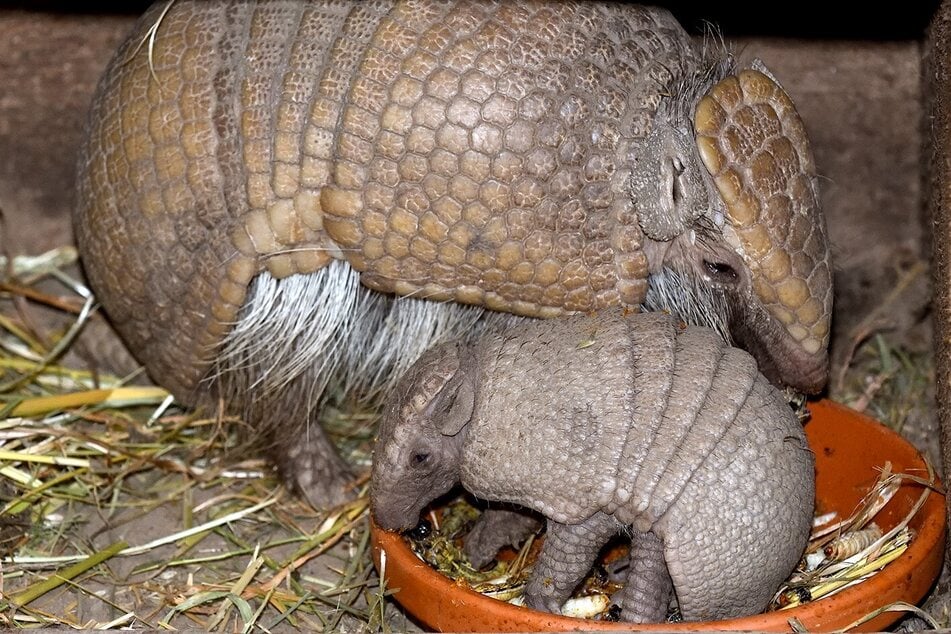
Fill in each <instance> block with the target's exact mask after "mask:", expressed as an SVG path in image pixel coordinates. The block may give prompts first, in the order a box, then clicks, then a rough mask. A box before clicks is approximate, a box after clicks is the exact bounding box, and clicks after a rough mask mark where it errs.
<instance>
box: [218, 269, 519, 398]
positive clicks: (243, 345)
mask: <svg viewBox="0 0 951 634" xmlns="http://www.w3.org/2000/svg"><path fill="white" fill-rule="evenodd" d="M517 319H519V318H518V317H515V316H513V315H508V314H502V313H494V312H492V311H487V310H486V309H484V308H481V307H478V306H464V305H460V304H456V303H454V302H436V301H430V300H426V299H418V298H413V297H398V298H394V297H392V296H389V295H386V294H383V293H379V292H376V291H372V290H370V289H368V288H366V287H365V286H363V285H362V284H360V274H359V273H358V272H357V271H354V270H353V269H352V268H351V267H350V265H349V264H347V263H345V262H342V261H338V260H335V261H333V262H332V263H331V264H330V265H329V266H327V267H324V268H323V269H320V270H319V271H317V272H315V273H312V274H309V275H292V276H289V277H287V278H284V279H280V280H278V279H275V278H273V277H272V276H271V275H269V274H268V273H266V272H265V273H261V274H260V275H258V276H257V277H256V278H255V279H254V280H253V281H252V283H251V286H250V288H249V290H248V297H247V299H246V300H245V303H244V307H243V308H242V310H241V313H240V315H239V318H238V320H237V322H236V323H235V325H234V327H233V328H232V330H231V332H230V333H229V334H228V336H227V337H226V339H225V341H224V343H223V345H222V347H221V350H220V352H219V354H218V358H217V361H216V367H215V369H214V378H216V379H218V380H220V381H221V382H222V383H223V384H224V385H225V386H226V387H227V388H228V389H227V390H226V391H230V392H232V393H234V391H235V390H240V391H244V390H255V391H257V392H258V393H259V394H262V395H272V396H273V395H276V394H278V393H280V392H282V391H284V390H286V389H293V390H299V389H301V388H302V387H303V386H302V383H303V384H306V387H304V388H303V389H304V390H305V391H306V392H307V395H306V402H307V405H308V406H309V407H316V406H318V405H320V404H321V403H323V402H324V401H325V398H326V397H327V396H329V395H331V394H333V393H340V394H351V393H355V394H359V395H361V396H362V397H363V398H365V399H367V400H374V399H376V398H379V397H381V396H383V395H384V394H385V393H386V392H388V391H389V389H390V388H391V387H392V386H393V384H394V383H395V382H396V381H397V380H398V379H399V377H400V376H401V375H402V374H403V373H404V372H405V371H406V370H407V369H408V368H409V366H411V365H412V364H413V363H414V362H415V361H416V360H417V359H418V358H419V357H420V355H422V354H423V352H425V351H426V350H428V349H429V348H431V347H432V346H434V345H436V344H438V343H440V342H443V341H447V340H450V339H456V338H466V337H469V336H472V335H475V334H478V333H480V332H484V331H485V330H486V329H487V328H490V327H494V326H496V325H502V324H504V323H510V322H512V321H514V320H517ZM301 380H303V381H301Z"/></svg>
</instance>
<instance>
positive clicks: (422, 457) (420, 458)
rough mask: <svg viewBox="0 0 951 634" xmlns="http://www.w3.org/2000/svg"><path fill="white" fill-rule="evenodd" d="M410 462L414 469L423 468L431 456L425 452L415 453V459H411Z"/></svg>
mask: <svg viewBox="0 0 951 634" xmlns="http://www.w3.org/2000/svg"><path fill="white" fill-rule="evenodd" d="M410 462H411V463H412V465H413V466H414V467H422V466H423V465H425V464H426V463H427V462H429V454H428V453H423V452H420V453H414V454H413V457H412V458H411V459H410Z"/></svg>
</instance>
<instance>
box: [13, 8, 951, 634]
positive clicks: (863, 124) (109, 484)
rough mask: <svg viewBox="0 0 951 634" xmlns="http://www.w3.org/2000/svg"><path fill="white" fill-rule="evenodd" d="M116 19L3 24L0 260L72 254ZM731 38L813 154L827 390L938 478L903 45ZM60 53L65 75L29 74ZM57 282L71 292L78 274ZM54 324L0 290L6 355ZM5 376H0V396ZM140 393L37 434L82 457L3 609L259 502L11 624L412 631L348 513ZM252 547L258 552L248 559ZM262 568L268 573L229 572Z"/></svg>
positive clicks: (912, 56) (913, 43) (23, 528)
mask: <svg viewBox="0 0 951 634" xmlns="http://www.w3.org/2000/svg"><path fill="white" fill-rule="evenodd" d="M130 19H131V18H130V17H129V16H113V17H109V18H105V19H104V18H100V17H96V18H88V17H84V16H81V15H80V16H77V15H61V14H56V13H35V12H30V11H14V10H3V9H0V85H3V86H5V87H7V89H6V90H5V91H3V94H2V95H0V210H2V214H3V221H2V224H0V246H2V251H3V253H4V254H5V255H6V256H8V257H9V256H22V255H39V254H42V253H45V252H47V251H49V250H50V249H53V248H56V247H63V246H66V245H69V244H70V243H71V231H70V224H69V217H68V210H69V209H70V206H71V204H72V189H71V186H72V179H73V176H72V174H73V163H74V160H75V150H76V146H77V144H78V140H79V134H80V128H81V121H82V118H83V111H84V107H85V103H86V102H87V101H88V98H89V94H90V93H91V91H92V88H93V86H94V83H95V81H96V78H97V77H98V74H99V72H100V69H101V67H102V65H104V64H105V61H106V59H107V58H108V56H109V55H110V54H111V51H112V50H113V48H114V47H115V46H116V43H117V42H118V40H119V39H120V37H121V35H122V34H123V33H124V32H125V30H126V29H127V28H128V25H129V23H130ZM735 42H736V44H737V47H738V48H739V50H741V52H742V56H743V57H747V58H748V57H751V56H758V57H761V58H762V59H763V60H765V62H766V63H767V65H768V66H769V67H770V68H771V69H772V70H773V71H774V73H775V74H776V75H777V76H778V77H779V78H780V80H781V81H782V82H783V84H784V86H785V87H786V89H787V90H788V92H789V93H790V94H791V95H792V97H793V99H794V100H795V102H796V103H797V105H798V107H799V109H800V112H801V114H802V116H803V119H804V120H805V123H806V126H807V129H808V130H809V132H810V134H811V135H812V138H813V142H814V150H815V153H816V160H817V164H818V165H819V169H820V172H821V176H822V196H823V204H824V207H825V210H826V212H827V217H828V226H829V232H830V235H831V238H832V241H833V244H834V250H835V251H834V253H835V255H834V261H835V268H836V284H837V286H836V312H835V328H834V337H833V360H834V368H833V375H832V384H831V386H830V395H831V396H832V397H833V398H835V399H836V400H840V401H842V402H845V403H847V404H850V405H852V406H853V407H856V408H858V409H862V410H865V411H867V412H869V413H870V414H872V415H873V416H875V417H877V418H879V419H880V420H882V421H883V422H886V423H887V424H889V425H891V426H893V427H894V428H896V429H898V430H900V431H901V432H902V433H903V434H904V435H905V436H906V437H907V438H909V439H910V440H911V441H912V442H913V443H915V444H916V445H917V446H918V447H919V448H920V450H921V451H922V452H923V453H924V454H925V455H927V456H929V457H930V459H931V461H932V463H933V464H935V465H938V464H939V463H940V461H939V459H938V456H939V454H938V450H937V431H936V423H935V417H934V406H933V394H932V391H933V383H934V381H933V368H932V366H931V333H930V327H929V322H928V305H929V299H930V288H929V279H930V278H929V273H928V248H929V246H928V243H927V239H928V231H927V222H926V220H925V218H924V212H923V207H924V205H923V193H922V184H921V176H920V173H921V171H920V167H921V165H922V162H923V160H924V158H925V157H924V156H923V150H922V147H923V139H922V130H923V129H925V128H924V127H923V126H924V117H923V112H922V105H921V104H922V76H921V68H920V59H921V43H920V40H918V39H914V38H910V39H903V40H877V41H865V40H862V41H858V40H835V39H823V40H803V41H799V40H788V39H775V38H774V39H762V38H759V39H752V38H744V39H737V40H735ZM67 52H68V54H67ZM57 55H58V56H59V59H62V60H63V61H62V63H60V64H52V65H51V64H49V63H48V62H47V61H45V60H48V59H50V56H57ZM36 69H40V71H39V72H37V71H36ZM64 257H65V258H66V259H67V260H68V259H69V254H68V253H66V254H65V255H64ZM65 268H66V270H67V271H72V272H73V274H74V275H76V276H78V271H77V269H76V268H75V267H74V266H73V267H70V266H66V267H65ZM3 279H4V280H6V281H11V280H10V278H9V277H7V276H4V277H3ZM36 288H38V289H40V290H41V291H42V292H44V293H47V294H48V295H54V296H57V297H66V298H67V300H68V301H67V302H66V303H68V305H69V307H70V310H72V309H73V308H75V307H77V306H79V305H80V303H81V302H80V299H81V298H79V297H78V296H76V295H75V294H74V293H72V292H70V291H68V290H67V289H66V287H65V286H64V285H63V284H62V282H61V281H57V280H52V279H49V278H48V277H47V279H45V280H44V281H43V282H42V283H41V284H39V285H38V286H37V287H36ZM6 291H9V289H6ZM70 315H71V313H70V312H69V311H66V312H64V311H63V310H60V309H57V310H48V309H47V308H44V306H43V302H36V301H31V300H27V299H24V298H23V297H22V296H21V295H18V294H17V293H10V292H0V327H2V328H0V331H2V332H0V334H2V335H3V340H2V341H3V342H9V340H10V339H11V335H10V330H9V324H11V323H21V322H23V321H28V322H29V323H32V324H39V325H38V326H37V332H36V333H34V334H35V335H36V338H38V339H43V338H44V336H45V337H47V338H48V339H50V340H53V339H55V338H56V336H57V335H58V334H60V331H59V330H58V329H62V328H65V327H66V326H67V325H68V323H70V321H71V319H72V317H71V316H70ZM3 319H6V321H3ZM90 340H91V341H96V342H101V341H102V338H101V336H99V335H97V336H95V337H92V338H91V339H90ZM95 345H97V346H98V345H101V344H100V343H96V344H95ZM71 355H72V356H70V357H68V358H67V360H66V361H65V362H64V365H69V366H70V367H74V368H84V367H85V366H86V365H87V359H88V356H89V355H86V354H84V353H83V350H82V344H79V345H78V346H77V347H76V348H75V349H74V350H72V352H71ZM120 366H121V364H120ZM7 377H8V375H0V378H3V380H2V381H0V382H2V383H4V384H6V382H7ZM63 380H64V381H65V379H63ZM77 382H78V379H77ZM150 398H152V400H149V399H146V404H144V405H141V406H139V407H138V408H133V409H130V410H125V409H124V410H121V411H120V412H113V411H111V410H110V411H109V412H108V413H101V414H96V413H95V412H91V413H89V414H86V415H83V416H81V417H79V418H71V419H68V420H65V421H52V422H50V429H51V431H50V436H51V437H53V436H55V435H56V434H64V435H65V436H68V437H69V438H68V442H70V443H73V445H70V446H71V447H73V448H75V451H76V452H77V454H76V455H83V456H90V465H91V466H90V469H89V470H90V473H87V474H85V475H83V476H82V477H76V478H75V479H71V480H69V482H68V484H69V486H71V487H73V488H72V489H69V490H68V491H66V492H65V493H63V494H62V495H60V496H59V497H58V498H57V500H58V505H57V506H56V507H55V508H53V509H52V510H49V512H48V513H47V514H46V515H45V516H44V518H45V519H44V521H43V522H42V523H39V524H38V523H36V519H35V516H33V517H31V516H30V515H29V511H25V513H24V514H23V515H20V516H13V517H12V518H11V517H10V516H9V514H8V516H7V517H6V519H5V518H4V517H2V516H0V544H6V545H7V548H6V554H7V555H8V554H9V553H15V554H16V555H17V558H18V560H19V561H20V562H21V563H19V564H18V565H15V566H14V565H11V563H10V562H9V560H8V559H4V560H3V562H4V563H3V569H0V575H2V576H0V582H2V585H0V592H2V593H3V594H4V595H5V598H7V599H9V598H10V597H11V596H16V593H17V592H20V591H21V590H22V589H24V588H26V587H28V586H30V584H32V583H33V582H35V581H37V580H38V579H42V578H44V577H46V576H48V575H49V573H50V571H51V570H59V571H62V570H63V569H64V568H66V567H68V566H69V565H70V564H71V563H72V562H69V561H64V562H58V561H53V562H50V561H45V560H38V561H37V563H35V564H24V563H22V562H23V561H26V560H25V559H24V558H25V557H27V556H37V557H39V556H41V555H47V554H51V553H52V554H60V555H67V554H73V553H94V552H100V551H102V550H104V549H106V548H108V547H109V546H110V545H113V544H116V543H117V542H122V541H125V542H128V543H129V544H131V545H143V544H148V543H149V542H151V541H152V540H156V539H159V538H163V537H166V536H169V535H174V534H175V533H176V532H177V531H180V530H182V529H183V528H185V527H194V526H199V527H200V526H201V525H202V524H203V523H204V522H212V521H220V518H221V517H222V516H223V515H225V514H227V513H231V512H236V513H241V512H245V511H246V510H247V509H248V508H249V507H254V506H255V505H256V504H258V503H266V504H268V505H267V506H265V507H264V508H263V509H259V510H255V511H254V512H252V513H251V514H249V515H248V516H246V517H241V518H235V519H232V520H231V521H227V522H224V523H222V524H221V525H219V526H213V527H211V526H209V527H205V528H204V529H203V530H200V531H197V532H196V533H195V534H194V535H190V536H184V537H179V538H176V539H173V540H171V541H170V542H169V543H167V544H164V545H156V546H153V547H151V548H148V549H145V550H144V552H143V553H142V554H139V555H127V556H122V557H113V558H111V559H109V561H108V562H107V563H106V564H105V565H104V566H100V567H99V568H97V569H95V571H94V572H82V573H80V574H78V575H77V576H76V577H75V578H74V580H73V581H71V582H70V583H67V584H64V585H62V586H61V587H59V588H57V589H56V590H54V591H52V592H49V593H47V594H45V595H44V596H42V597H41V598H40V599H37V600H36V601H34V602H32V603H30V606H29V609H27V610H14V609H12V608H9V606H8V608H7V610H6V611H4V612H2V613H0V618H2V619H3V621H4V622H5V623H6V624H8V625H12V624H16V625H30V624H40V623H44V622H45V623H69V624H71V625H73V626H82V625H85V626H91V625H96V624H99V625H101V624H107V623H113V624H118V625H136V626H151V627H158V626H161V625H163V624H165V623H168V624H170V625H172V626H174V627H177V628H189V627H191V628H200V629H205V628H209V627H210V626H215V627H220V628H224V629H240V628H241V627H242V626H241V624H242V623H247V622H248V615H247V614H246V613H245V612H244V610H246V609H250V610H252V612H253V610H257V609H258V608H260V609H261V613H260V614H258V615H253V616H254V618H253V619H252V620H253V621H254V622H255V623H257V624H258V626H259V627H263V628H264V629H267V630H283V629H288V630H291V629H299V628H301V627H308V628H313V629H331V630H344V631H346V630H351V631H362V630H365V629H367V628H370V629H384V628H392V629H394V630H403V629H408V630H412V629H414V628H415V627H416V626H415V625H414V624H413V623H412V622H411V621H409V620H407V618H406V617H405V616H403V615H402V613H401V612H400V611H399V609H398V608H396V607H395V606H394V605H393V604H392V603H391V602H390V600H388V599H387V600H382V599H381V590H380V587H379V582H378V580H377V579H376V577H375V573H374V571H373V569H372V566H371V565H370V563H369V560H368V557H367V554H366V553H367V546H366V540H367V526H366V516H365V509H364V507H363V506H361V505H360V502H357V503H354V504H352V505H350V506H347V507H344V508H341V509H336V510H335V511H334V512H330V513H317V512H315V511H313V510H312V509H310V508H308V507H307V506H306V505H304V504H302V503H301V502H299V501H297V500H294V499H292V498H291V497H290V496H288V495H287V494H286V493H283V492H282V490H281V488H280V486H279V485H278V484H277V482H276V479H275V478H274V477H273V473H272V472H271V469H270V468H269V467H268V466H267V465H266V464H265V463H263V462H261V461H260V460H257V459H256V458H255V457H246V456H244V455H234V454H233V453H232V454H230V455H229V454H227V452H224V451H221V450H222V446H223V445H226V444H227V442H230V441H228V440H227V438H229V437H228V436H227V435H226V434H224V432H221V431H220V430H219V429H218V428H217V427H216V425H217V421H216V420H214V419H209V420H207V421H198V422H197V424H196V422H195V421H193V420H191V419H190V418H189V415H188V413H187V412H183V411H180V410H176V409H174V408H173V409H172V410H170V411H169V412H168V413H167V414H166V416H165V417H164V418H163V419H162V424H161V426H159V427H157V426H156V425H155V424H153V423H150V422H149V421H148V419H149V417H150V415H151V412H152V411H153V410H154V407H155V406H156V404H157V402H159V401H161V399H158V401H156V400H155V398H154V395H151V396H150ZM3 400H5V396H4V394H2V393H0V401H3ZM5 416H6V414H5ZM10 420H11V419H10V418H5V419H4V418H3V417H0V439H2V440H3V441H4V443H5V444H4V445H3V446H8V443H10V442H11V439H13V438H15V437H16V434H15V433H14V432H17V430H19V429H20V427H19V426H14V425H13V424H12V423H10ZM186 422H188V423H191V426H190V427H187V426H185V425H184V424H185V423H186ZM344 422H347V421H344ZM349 422H351V423H352V424H353V425H355V426H356V427H358V428H361V429H363V431H364V432H366V433H365V437H364V440H365V439H366V438H367V437H369V432H367V429H368V428H367V422H366V420H365V419H362V418H358V419H356V422H353V420H350V421H349ZM60 425H66V426H67V427H68V429H69V433H68V434H66V433H65V432H63V431H62V429H63V428H62V427H61V426H60ZM56 430H59V431H56ZM192 430H194V431H192ZM17 433H19V432H17ZM223 434H224V435H223ZM94 438H98V439H100V440H99V441H98V442H102V440H101V439H102V438H106V439H109V441H110V442H113V443H114V445H115V447H118V448H120V449H121V451H120V454H121V455H122V456H124V457H123V459H121V460H115V461H113V459H112V458H110V459H98V458H95V457H94V453H95V450H94V447H95V444H96V441H95V440H93V439H94ZM222 438H224V439H225V440H222ZM51 442H52V441H51ZM56 442H66V441H64V440H63V439H62V438H59V439H57V441H56ZM83 443H86V444H83ZM356 444H357V445H359V442H357V443H356ZM355 446H356V445H355ZM209 447H213V448H214V449H213V450H211V451H210V452H209V450H208V448H209ZM224 448H225V449H227V447H224ZM71 450H72V449H71ZM354 455H356V456H358V457H359V456H360V453H359V449H357V450H355V454H354ZM223 456H225V457H223ZM3 464H4V463H3V462H2V460H0V467H2V466H3ZM92 472H94V473H92ZM0 473H2V471H0ZM34 473H35V472H34ZM183 474H185V476H187V477H185V479H182V475H183ZM4 475H6V474H4ZM259 476H263V477H259ZM44 477H45V478H51V477H55V476H53V475H52V474H50V473H46V474H45V475H44ZM6 486H7V485H6V483H4V482H3V481H2V480H0V501H7V500H9V499H10V498H11V496H12V493H10V492H7V491H6V490H5V487H6ZM275 497H276V498H277V501H276V502H273V501H272V500H273V498H275ZM24 532H25V533H26V535H25V536H24V535H23V534H24ZM4 540H6V541H4ZM255 544H267V545H268V547H267V548H266V549H264V550H262V551H260V552H259V551H256V550H255ZM226 555H227V556H226ZM258 569H260V570H264V571H265V572H264V573H258V574H252V573H248V574H245V572H246V571H248V570H250V571H252V572H256V571H257V570H258ZM318 606H319V607H318ZM942 609H943V608H940V606H939V607H936V608H935V614H936V616H938V617H940V618H941V619H943V620H942V621H941V622H942V623H943V625H944V626H946V627H947V626H948V625H949V624H951V621H949V620H948V616H947V614H943V613H940V612H941V610H942ZM132 611H134V616H128V617H126V616H124V615H126V614H128V613H129V612H132ZM282 615H284V616H282ZM287 615H289V616H287ZM123 619H124V620H123Z"/></svg>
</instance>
